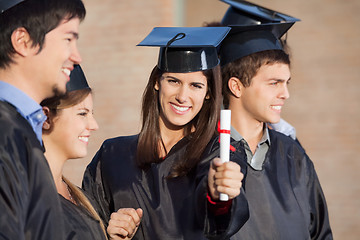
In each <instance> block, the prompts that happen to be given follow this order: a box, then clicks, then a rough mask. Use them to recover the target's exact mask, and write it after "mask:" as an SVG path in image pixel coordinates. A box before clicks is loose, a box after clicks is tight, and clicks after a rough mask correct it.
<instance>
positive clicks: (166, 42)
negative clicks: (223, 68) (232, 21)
mask: <svg viewBox="0 0 360 240" xmlns="http://www.w3.org/2000/svg"><path fill="white" fill-rule="evenodd" d="M229 31H230V28H229V27H156V28H154V29H153V30H152V31H151V32H150V34H149V35H148V36H147V37H146V38H145V39H144V40H143V41H142V42H140V43H139V44H138V46H155V47H160V52H159V59H158V64H157V66H158V68H159V69H161V70H162V71H164V72H177V73H186V72H196V71H202V70H207V69H211V68H213V67H215V66H217V65H218V64H219V58H218V55H217V50H216V47H217V46H218V45H219V44H220V43H221V41H222V40H223V39H224V38H225V36H226V35H227V34H228V32H229Z"/></svg>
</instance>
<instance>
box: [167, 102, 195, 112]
mask: <svg viewBox="0 0 360 240" xmlns="http://www.w3.org/2000/svg"><path fill="white" fill-rule="evenodd" d="M170 105H171V106H172V107H173V108H174V109H175V111H177V112H179V113H186V112H187V111H189V109H190V108H191V107H181V106H177V105H175V104H172V103H171V104H170Z"/></svg>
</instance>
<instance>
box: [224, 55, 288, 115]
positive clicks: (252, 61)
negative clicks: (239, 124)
mask: <svg viewBox="0 0 360 240" xmlns="http://www.w3.org/2000/svg"><path fill="white" fill-rule="evenodd" d="M275 63H284V64H287V65H289V66H290V57H289V55H288V54H287V53H286V52H284V51H283V50H266V51H261V52H256V53H253V54H250V55H248V56H245V57H242V58H240V59H237V60H235V61H233V62H230V63H228V64H226V65H224V66H223V67H221V75H222V81H223V85H222V93H223V104H224V107H225V108H228V106H229V96H230V95H231V94H232V93H231V91H230V89H229V86H228V82H229V79H230V78H232V77H236V78H238V79H239V80H240V81H241V83H242V84H243V85H244V87H249V86H250V84H251V79H252V78H253V77H254V76H255V75H256V74H257V72H258V70H259V69H260V67H261V66H263V65H271V64H275Z"/></svg>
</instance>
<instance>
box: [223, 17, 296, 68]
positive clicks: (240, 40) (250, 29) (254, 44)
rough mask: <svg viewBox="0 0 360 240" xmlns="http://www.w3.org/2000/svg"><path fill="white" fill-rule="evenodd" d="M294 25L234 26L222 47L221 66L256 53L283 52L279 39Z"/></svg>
mask: <svg viewBox="0 0 360 240" xmlns="http://www.w3.org/2000/svg"><path fill="white" fill-rule="evenodd" d="M293 24H294V22H286V23H267V24H261V25H242V26H232V27H231V31H230V33H229V34H228V36H227V37H226V38H225V40H224V41H223V42H222V43H221V46H220V53H219V54H220V59H221V65H222V66H224V65H225V64H227V63H229V62H232V61H235V60H237V59H239V58H242V57H245V56H247V55H250V54H252V53H256V52H261V51H265V50H282V49H283V48H282V44H281V43H280V40H279V39H280V38H281V36H282V35H284V34H285V33H286V32H287V30H288V29H289V28H291V26H292V25H293Z"/></svg>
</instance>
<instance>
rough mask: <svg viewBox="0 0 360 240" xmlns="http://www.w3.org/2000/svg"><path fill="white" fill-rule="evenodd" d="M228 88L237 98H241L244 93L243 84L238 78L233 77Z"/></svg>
mask: <svg viewBox="0 0 360 240" xmlns="http://www.w3.org/2000/svg"><path fill="white" fill-rule="evenodd" d="M228 87H229V89H230V92H231V93H232V94H233V95H234V96H235V97H237V98H239V97H241V94H242V91H243V88H244V86H243V84H242V83H241V81H240V79H238V78H236V77H231V78H230V79H229V81H228Z"/></svg>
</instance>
